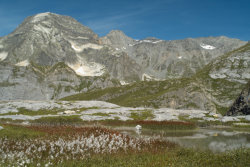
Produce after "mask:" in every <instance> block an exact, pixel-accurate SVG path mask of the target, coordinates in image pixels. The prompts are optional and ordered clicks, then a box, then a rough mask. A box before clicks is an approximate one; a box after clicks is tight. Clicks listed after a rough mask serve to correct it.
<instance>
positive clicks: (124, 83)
mask: <svg viewBox="0 0 250 167" xmlns="http://www.w3.org/2000/svg"><path fill="white" fill-rule="evenodd" d="M120 84H121V85H128V84H129V83H128V82H126V81H120Z"/></svg>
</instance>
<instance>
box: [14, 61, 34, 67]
mask: <svg viewBox="0 0 250 167" xmlns="http://www.w3.org/2000/svg"><path fill="white" fill-rule="evenodd" d="M29 64H30V63H29V60H24V61H21V62H19V63H17V64H15V65H16V66H22V67H26V66H28V65H29Z"/></svg>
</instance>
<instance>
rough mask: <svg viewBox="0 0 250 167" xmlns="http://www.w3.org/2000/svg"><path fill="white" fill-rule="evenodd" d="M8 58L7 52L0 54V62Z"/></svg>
mask: <svg viewBox="0 0 250 167" xmlns="http://www.w3.org/2000/svg"><path fill="white" fill-rule="evenodd" d="M7 56H8V52H1V53H0V61H3V60H4V59H6V58H7Z"/></svg>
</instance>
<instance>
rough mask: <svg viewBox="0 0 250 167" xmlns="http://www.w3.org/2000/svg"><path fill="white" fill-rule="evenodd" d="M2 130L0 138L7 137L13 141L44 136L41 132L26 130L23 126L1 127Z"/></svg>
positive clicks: (5, 125) (4, 125)
mask: <svg viewBox="0 0 250 167" xmlns="http://www.w3.org/2000/svg"><path fill="white" fill-rule="evenodd" d="M1 126H2V127H3V128H4V129H2V130H0V138H2V137H7V138H13V139H19V140H20V139H25V138H35V137H40V136H44V133H43V132H39V131H36V130H31V129H28V128H26V127H24V126H18V125H7V124H3V125H1Z"/></svg>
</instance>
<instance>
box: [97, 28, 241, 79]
mask: <svg viewBox="0 0 250 167" xmlns="http://www.w3.org/2000/svg"><path fill="white" fill-rule="evenodd" d="M101 41H102V43H103V44H106V45H108V46H111V47H113V48H114V49H115V50H116V51H117V52H125V53H127V54H128V55H129V56H130V57H131V58H132V59H133V60H135V61H136V62H137V64H140V65H141V67H142V70H143V75H142V79H143V80H144V77H145V79H154V80H164V79H168V78H181V77H190V76H191V75H193V74H195V73H196V72H197V71H198V70H201V69H202V68H203V67H204V66H205V65H206V64H208V63H210V62H211V61H212V60H213V59H215V58H217V57H218V56H221V55H223V54H225V53H227V52H229V51H232V50H234V49H236V48H239V47H241V46H243V45H245V44H246V42H244V41H240V40H238V39H230V38H227V37H224V36H221V37H208V38H197V39H193V38H188V39H184V40H173V41H163V40H159V39H156V38H147V39H144V40H133V39H132V38H129V37H127V36H126V35H125V34H124V33H123V32H121V31H111V32H110V33H109V34H108V35H107V36H105V37H102V38H101Z"/></svg>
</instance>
